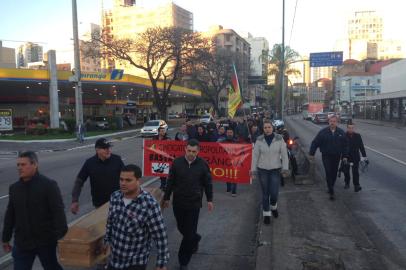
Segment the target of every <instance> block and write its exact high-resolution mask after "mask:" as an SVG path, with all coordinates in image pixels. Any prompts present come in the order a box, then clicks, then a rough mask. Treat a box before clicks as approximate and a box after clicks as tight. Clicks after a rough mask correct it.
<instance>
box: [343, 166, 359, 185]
mask: <svg viewBox="0 0 406 270" xmlns="http://www.w3.org/2000/svg"><path fill="white" fill-rule="evenodd" d="M351 167H352V183H353V184H354V186H359V171H358V167H359V161H356V162H353V165H352V166H351ZM344 176H345V178H344V180H345V183H346V184H350V182H351V176H350V166H347V168H346V170H345V172H344Z"/></svg>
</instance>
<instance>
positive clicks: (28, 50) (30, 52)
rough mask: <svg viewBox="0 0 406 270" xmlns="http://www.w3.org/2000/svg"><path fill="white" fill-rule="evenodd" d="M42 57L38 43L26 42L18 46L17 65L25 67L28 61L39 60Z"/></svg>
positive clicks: (41, 49) (41, 50)
mask: <svg viewBox="0 0 406 270" xmlns="http://www.w3.org/2000/svg"><path fill="white" fill-rule="evenodd" d="M42 58H43V48H42V46H40V45H39V44H36V43H32V42H27V43H25V44H23V45H21V46H19V47H18V51H17V67H18V68H20V67H27V66H28V63H32V62H41V61H42Z"/></svg>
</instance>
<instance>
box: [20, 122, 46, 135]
mask: <svg viewBox="0 0 406 270" xmlns="http://www.w3.org/2000/svg"><path fill="white" fill-rule="evenodd" d="M25 132H26V134H27V135H43V134H46V133H47V128H46V126H45V125H44V124H42V123H38V124H36V125H31V126H29V127H27V128H26V130H25Z"/></svg>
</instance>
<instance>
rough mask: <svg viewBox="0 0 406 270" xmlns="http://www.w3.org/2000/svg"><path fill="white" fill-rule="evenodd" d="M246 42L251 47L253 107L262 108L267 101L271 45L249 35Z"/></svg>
mask: <svg viewBox="0 0 406 270" xmlns="http://www.w3.org/2000/svg"><path fill="white" fill-rule="evenodd" d="M245 40H246V41H247V42H248V43H249V44H250V47H251V55H250V60H251V66H250V71H249V76H248V87H249V92H250V94H249V100H250V104H251V106H262V105H263V103H264V102H265V101H266V98H265V94H264V91H265V86H266V85H267V84H268V80H267V79H268V66H269V43H268V40H266V38H264V37H253V36H252V35H251V34H250V33H248V37H246V38H245Z"/></svg>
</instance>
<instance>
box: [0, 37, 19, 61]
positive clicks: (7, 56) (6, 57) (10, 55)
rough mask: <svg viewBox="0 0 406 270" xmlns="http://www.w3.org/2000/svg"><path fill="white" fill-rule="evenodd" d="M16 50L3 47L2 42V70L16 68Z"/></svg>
mask: <svg viewBox="0 0 406 270" xmlns="http://www.w3.org/2000/svg"><path fill="white" fill-rule="evenodd" d="M15 55H16V53H15V49H14V48H7V47H3V43H2V41H1V40H0V68H15V67H16V57H15Z"/></svg>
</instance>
